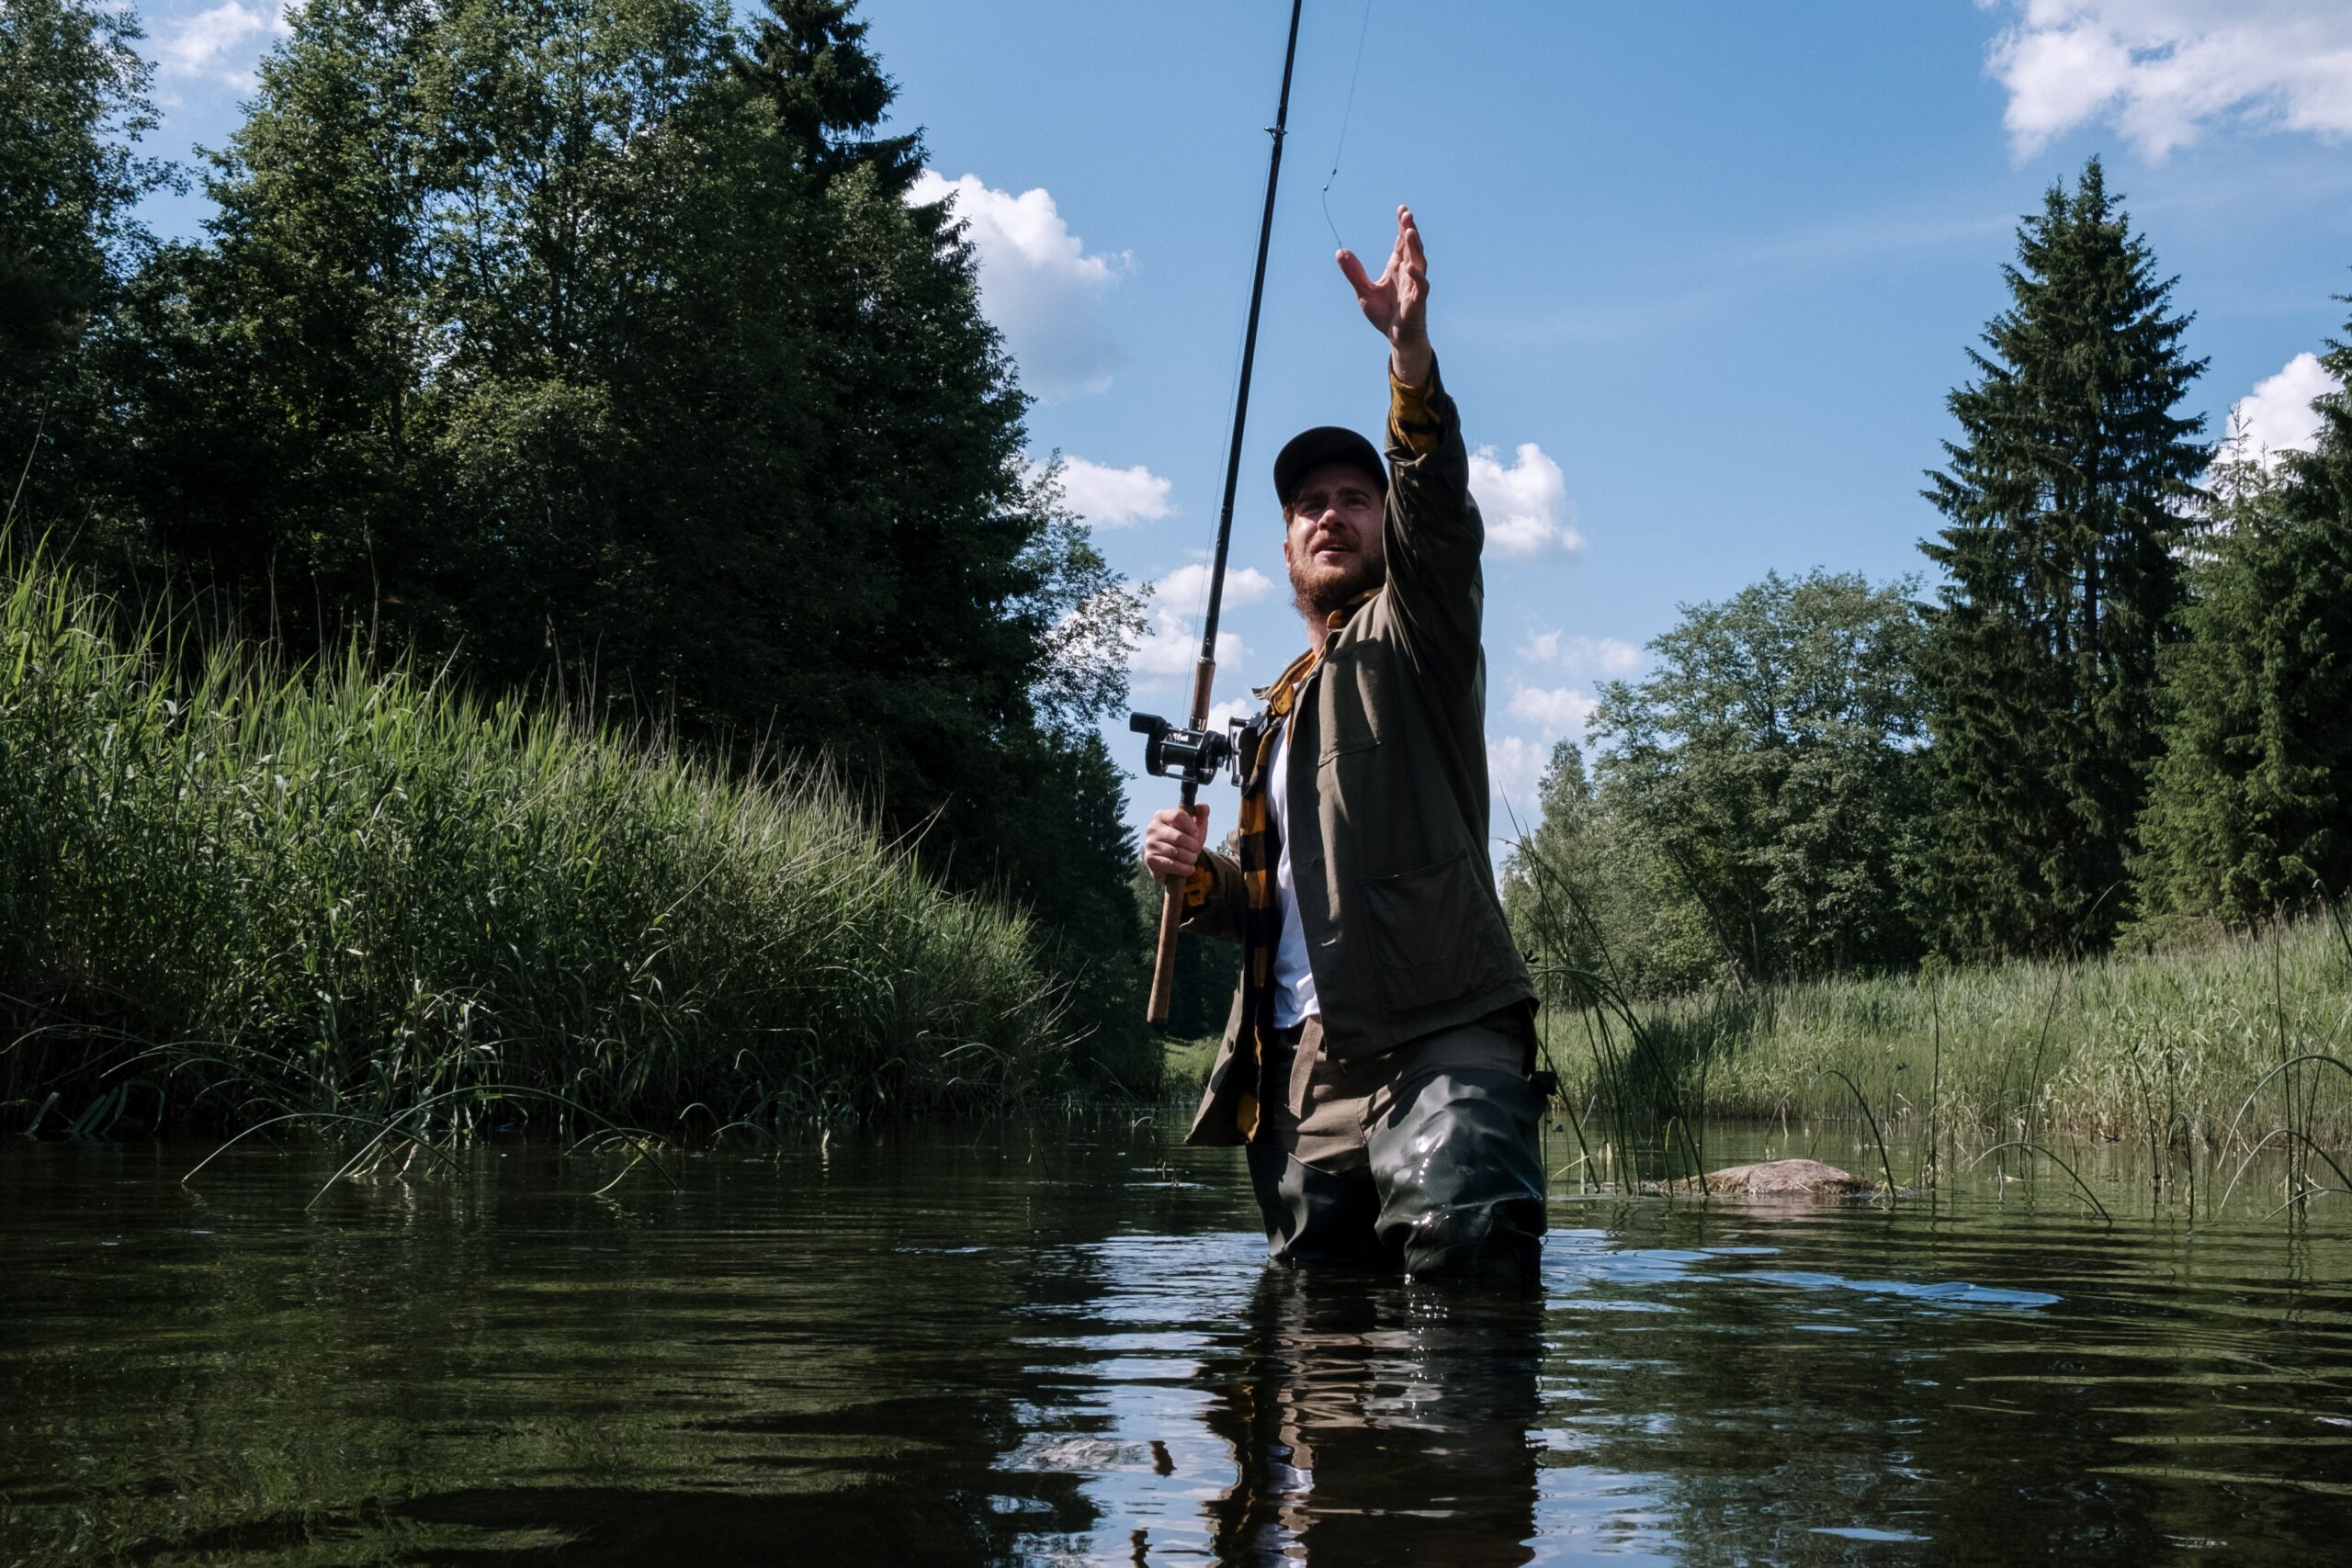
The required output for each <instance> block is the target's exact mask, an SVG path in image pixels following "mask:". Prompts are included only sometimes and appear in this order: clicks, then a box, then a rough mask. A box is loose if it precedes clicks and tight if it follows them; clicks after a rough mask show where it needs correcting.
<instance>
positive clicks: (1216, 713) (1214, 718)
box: [1209, 697, 1258, 732]
mask: <svg viewBox="0 0 2352 1568" xmlns="http://www.w3.org/2000/svg"><path fill="white" fill-rule="evenodd" d="M1257 711H1258V699H1257V698H1255V697H1232V698H1229V699H1227V701H1225V702H1221V703H1211V704H1210V705H1209V728H1211V729H1214V730H1217V731H1220V732H1222V731H1223V730H1224V728H1225V727H1226V726H1227V724H1229V723H1231V722H1232V721H1233V720H1235V719H1237V718H1248V717H1249V716H1250V715H1251V714H1254V713H1256V712H1257Z"/></svg>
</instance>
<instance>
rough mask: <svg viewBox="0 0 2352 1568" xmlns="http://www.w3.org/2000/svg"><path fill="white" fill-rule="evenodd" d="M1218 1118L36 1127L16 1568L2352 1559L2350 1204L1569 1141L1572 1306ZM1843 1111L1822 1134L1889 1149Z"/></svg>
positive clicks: (7, 1218)
mask: <svg viewBox="0 0 2352 1568" xmlns="http://www.w3.org/2000/svg"><path fill="white" fill-rule="evenodd" d="M1173 1120H1174V1119H1173V1118H1171V1117H1170V1116H1162V1117H1160V1118H1159V1119H1156V1120H1155V1119H1150V1118H1146V1119H1141V1120H1136V1121H1132V1122H1131V1121H1129V1120H1128V1119H1126V1118H1125V1117H1121V1118H1116V1119H1112V1120H1103V1119H1092V1120H1079V1121H1068V1122H1065V1121H1051V1122H1035V1123H1020V1124H1012V1125H999V1126H993V1127H989V1128H984V1129H978V1130H973V1129H965V1130H962V1131H948V1130H926V1131H921V1132H904V1131H900V1132H894V1133H888V1134H875V1133H871V1132H868V1133H863V1134H848V1135H843V1134H836V1135H834V1136H833V1137H831V1138H830V1139H827V1140H825V1141H823V1142H822V1143H821V1144H820V1143H818V1142H815V1141H811V1142H809V1143H808V1144H805V1145H793V1146H789V1147H787V1148H786V1149H784V1150H782V1151H781V1152H776V1151H757V1152H755V1151H752V1150H749V1149H737V1150H734V1151H730V1152H723V1153H716V1154H707V1155H704V1156H698V1157H695V1158H691V1159H688V1160H686V1161H684V1164H683V1166H682V1168H680V1170H679V1174H678V1186H677V1188H676V1189H674V1190H673V1188H672V1187H670V1186H668V1185H666V1184H665V1183H664V1182H663V1181H662V1180H661V1179H659V1178H658V1177H655V1176H652V1175H651V1174H650V1173H649V1172H648V1171H646V1170H644V1169H639V1170H637V1171H635V1172H634V1173H632V1174H630V1175H629V1176H628V1179H626V1180H625V1181H624V1182H623V1183H622V1184H621V1185H620V1186H619V1187H618V1188H616V1190H613V1191H612V1192H611V1193H609V1194H607V1195H604V1196H599V1195H598V1194H597V1191H596V1190H597V1189H598V1188H599V1187H600V1186H602V1185H603V1184H604V1183H605V1181H607V1180H608V1179H610V1178H611V1177H612V1176H614V1175H615V1174H616V1173H617V1172H618V1170H619V1169H620V1165H621V1162H620V1161H618V1160H616V1159H612V1158H566V1157H563V1156H560V1154H557V1153H555V1152H553V1151H551V1150H548V1149H546V1148H543V1147H538V1146H528V1147H526V1146H519V1145H507V1146H500V1145H483V1146H479V1147H476V1148H474V1149H473V1150H471V1151H470V1152H469V1153H468V1154H467V1155H465V1156H463V1160H462V1164H463V1167H464V1169H463V1172H462V1177H461V1178H458V1177H451V1176H448V1175H434V1176H430V1177H428V1176H427V1175H426V1174H425V1173H424V1168H422V1167H419V1168H417V1169H416V1170H413V1171H411V1172H410V1173H409V1174H408V1176H407V1178H406V1179H390V1178H383V1179H375V1180H371V1181H368V1182H366V1183H361V1184H356V1185H355V1184H350V1183H345V1184H343V1185H340V1186H336V1187H334V1188H333V1189H332V1190H329V1191H327V1192H326V1194H325V1195H324V1196H323V1197H321V1198H318V1199H317V1201H316V1202H315V1203H313V1198H314V1196H315V1195H316V1194H317V1193H318V1191H319V1189H320V1187H321V1185H322V1183H323V1182H325V1181H326V1179H327V1178H328V1177H329V1176H330V1175H331V1174H332V1173H333V1171H334V1164H335V1162H334V1160H333V1159H332V1158H330V1157H329V1156H326V1155H325V1154H324V1153H323V1152H321V1151H314V1150H301V1149H298V1150H294V1151H290V1152H288V1151H283V1150H280V1151H267V1150H263V1149H260V1148H258V1147H254V1146H252V1145H242V1146H241V1147H240V1148H239V1149H238V1150H234V1151H232V1152H231V1153H230V1154H229V1155H228V1156H224V1157H223V1158H221V1159H220V1160H219V1161H217V1162H216V1163H214V1164H213V1165H212V1166H210V1167H209V1168H207V1169H206V1170H205V1171H204V1172H203V1173H202V1174H201V1175H199V1176H198V1178H197V1179H195V1181H194V1183H193V1184H192V1185H190V1186H188V1187H183V1186H182V1185H181V1182H180V1178H181V1177H182V1175H183V1174H184V1173H185V1172H186V1171H187V1169H188V1168H189V1167H190V1166H192V1165H194V1164H195V1163H196V1161H197V1159H198V1158H199V1157H200V1156H202V1155H203V1154H204V1153H206V1152H207V1149H206V1148H204V1147H196V1146H155V1145H122V1146H110V1147H88V1146H83V1147H63V1146H36V1145H25V1144H22V1143H21V1142H19V1143H18V1145H17V1146H16V1147H13V1148H10V1149H8V1150H7V1151H6V1153H5V1154H0V1258H5V1259H6V1274H5V1283H0V1564H9V1563H16V1562H62V1561H69V1560H70V1561H76V1562H93V1561H96V1562H106V1561H136V1562H153V1563H198V1562H207V1563H209V1562H221V1563H232V1562H240V1563H241V1562H318V1563H345V1562H350V1563H358V1562H414V1563H460V1562H487V1561H507V1560H515V1561H523V1562H582V1563H641V1562H689V1563H692V1564H695V1565H696V1568H716V1565H718V1564H724V1563H735V1562H761V1563H769V1562H777V1563H820V1562H866V1561H916V1562H1210V1561H1260V1560H1264V1561H1279V1560H1295V1561H1314V1562H1326V1563H1373V1562H1416V1561H1426V1562H1442V1563H1459V1564H1469V1563H1489V1562H1493V1563H1515V1562H1555V1561H1569V1562H1573V1561H1581V1560H1584V1559H1586V1558H1593V1557H1608V1558H1610V1559H1611V1560H1624V1561H1632V1562H1645V1561H1655V1562H1859V1563H1880V1562H1967V1561H2024V1560H2040V1559H2044V1558H2059V1559H2063V1560H2065V1561H2070V1562H2150V1561H2156V1560H2174V1559H2182V1558H2193V1557H2205V1558H2209V1559H2210V1560H2211V1561H2214V1562H2233V1563H2236V1562H2310V1561H2313V1560H2319V1561H2339V1562H2340V1561H2343V1560H2344V1553H2345V1552H2346V1551H2347V1545H2346V1542H2347V1538H2352V1200H2344V1199H2328V1200H2323V1201H2321V1202H2319V1203H2318V1204H2317V1205H2316V1206H2315V1207H2314V1208H2313V1210H2312V1213H2311V1214H2310V1215H2309V1216H2308V1217H2307V1218H2305V1219H2303V1220H2302V1221H2301V1222H2300V1223H2290V1222H2292V1221H2293V1219H2294V1217H2293V1216H2292V1215H2288V1216H2280V1217H2274V1218H2270V1219H2267V1220H2266V1219H2264V1218H2263V1217H2262V1215H2263V1213H2264V1211H2266V1210H2268V1209H2271V1208H2273V1207H2275V1206H2276V1198H2275V1195H2268V1194H2257V1195H2256V1196H2254V1197H2252V1198H2249V1197H2248V1196H2247V1195H2246V1194H2245V1193H2243V1192H2242V1193H2241V1194H2240V1196H2239V1198H2238V1199H2237V1200H2236V1201H2235V1202H2234V1203H2233V1208H2232V1211H2231V1213H2232V1215H2233V1217H2232V1218H2231V1219H2230V1220H2228V1222H2227V1223H2219V1224H2206V1225H2204V1226H2202V1227H2201V1228H2198V1229H2196V1230H2194V1231H2193V1232H2192V1230H2191V1227H2190V1226H2189V1224H2188V1220H2187V1218H2186V1216H2185V1215H2184V1214H2183V1213H2180V1212H2178V1207H2177V1205H2176V1204H2173V1203H2167V1202H2162V1201H2152V1200H2151V1199H2150V1198H2149V1197H2148V1196H2147V1190H2146V1186H2145V1182H2144V1179H2139V1180H2136V1181H2135V1180H2134V1179H2132V1177H2131V1172H2130V1171H2129V1169H2128V1168H2124V1169H2120V1170H2119V1171H2118V1172H2117V1173H2115V1174H2113V1175H2112V1176H2108V1177H2102V1176H2098V1175H2094V1174H2093V1173H2091V1172H2088V1171H2086V1173H2085V1174H2086V1177H2087V1178H2088V1179H2090V1180H2092V1182H2093V1184H2094V1186H2095V1187H2096V1188H2097V1189H2098V1190H2099V1191H2100V1193H2101V1196H2102V1198H2103V1199H2104V1200H2105V1201H2106V1202H2107V1203H2108V1205H2109V1209H2110V1210H2112V1211H2113V1221H2112V1223H2111V1224H2108V1223H2102V1222H2101V1220H2100V1219H2099V1218H2098V1215H2097V1214H2096V1213H2093V1212H2092V1211H2091V1209H2090V1208H2089V1207H2088V1205H2086V1203H2084V1202H2083V1201H2082V1200H2081V1199H2080V1198H2079V1197H2077V1196H2076V1195H2075V1194H2074V1193H2073V1192H2072V1191H2071V1190H2069V1184H2068V1183H2067V1182H2066V1181H2065V1180H2064V1178H2058V1179H2036V1180H2034V1181H2031V1182H2017V1181H2004V1180H2002V1179H1999V1178H1998V1177H1996V1175H1995V1174H1994V1173H1993V1171H1992V1169H1991V1168H1990V1167H1989V1166H1988V1167H1986V1168H1983V1169H1982V1170H1981V1171H1979V1172H1978V1173H1977V1174H1976V1175H1975V1176H1973V1177H1972V1178H1970V1179H1968V1180H1966V1181H1964V1182H1962V1183H1961V1184H1959V1185H1958V1186H1957V1187H1955V1188H1954V1189H1953V1190H1951V1191H1949V1192H1947V1193H1946V1194H1945V1195H1943V1196H1942V1197H1941V1198H1940V1199H1939V1201H1938V1202H1937V1204H1936V1205H1935V1206H1934V1207H1933V1208H1932V1209H1931V1208H1930V1207H1929V1206H1928V1204H1927V1203H1925V1202H1923V1201H1905V1202H1902V1203H1898V1204H1896V1205H1894V1206H1893V1207H1892V1208H1886V1207H1871V1206H1864V1207H1851V1208H1839V1207H1808V1206H1797V1207H1791V1208H1781V1209H1765V1208H1759V1207H1739V1206H1735V1205H1729V1204H1724V1203H1722V1202H1716V1203H1713V1204H1712V1205H1709V1206H1706V1207H1701V1206H1699V1205H1697V1204H1694V1203H1691V1202H1689V1201H1676V1202H1668V1201H1664V1200H1661V1199H1656V1198H1649V1199H1640V1198H1635V1199H1624V1198H1610V1197H1599V1196H1590V1195H1583V1194H1579V1193H1578V1192H1577V1191H1576V1190H1575V1188H1574V1185H1573V1183H1572V1181H1570V1180H1568V1179H1561V1180H1560V1181H1559V1182H1558V1183H1557V1184H1556V1191H1555V1202H1554V1206H1553V1219H1552V1224H1553V1230H1552V1234H1551V1235H1550V1237H1549V1238H1548V1240H1547V1243H1546V1246H1545V1249H1544V1274H1543V1287H1542V1291H1541V1292H1540V1294H1532V1293H1530V1294H1514V1293H1498V1292H1491V1291H1469V1290H1461V1289H1439V1288H1430V1287H1413V1286H1408V1285H1406V1284H1403V1283H1400V1282H1398V1281H1396V1280H1390V1279H1386V1278H1365V1277H1362V1276H1319V1275H1311V1276H1303V1277H1302V1276H1296V1275H1290V1274H1285V1273H1278V1272H1275V1273H1270V1272H1268V1271H1267V1270H1265V1269H1263V1268H1262V1267H1261V1254H1262V1245H1263V1244H1262V1242H1261V1238H1260V1237H1259V1236H1258V1235H1257V1234H1256V1233H1255V1231H1254V1212H1253V1210H1252V1209H1251V1206H1250V1200H1249V1195H1248V1190H1247V1188H1246V1186H1245V1185H1244V1183H1243V1182H1242V1180H1241V1178H1240V1172H1239V1168H1238V1159H1237V1158H1236V1157H1235V1156H1233V1155H1232V1154H1231V1153H1229V1152H1227V1151H1217V1150H1186V1149H1183V1148H1182V1147H1181V1146H1179V1145H1177V1144H1176V1142H1175V1136H1176V1131H1177V1130H1176V1128H1175V1127H1174V1126H1173V1125H1171V1122H1172V1121H1173ZM1844 1137H1845V1134H1826V1135H1824V1137H1823V1138H1822V1139H1820V1140H1819V1141H1818V1142H1816V1143H1814V1144H1810V1145H1808V1144H1807V1143H1805V1142H1804V1140H1802V1139H1799V1140H1798V1141H1797V1146H1795V1147H1793V1148H1791V1147H1785V1146H1775V1147H1774V1148H1773V1149H1772V1151H1771V1152H1774V1153H1806V1152H1815V1153H1818V1154H1820V1155H1821V1156H1823V1157H1825V1158H1829V1159H1832V1160H1836V1161H1838V1162H1839V1163H1843V1164H1846V1165H1848V1166H1849V1168H1853V1169H1857V1170H1860V1169H1863V1168H1865V1166H1866V1164H1867V1163H1870V1158H1874V1156H1870V1158H1866V1157H1865V1156H1860V1155H1859V1154H1858V1153H1857V1152H1856V1151H1855V1150H1854V1149H1853V1148H1852V1146H1851V1145H1850V1143H1846V1142H1842V1141H1841V1140H1843V1139H1844ZM1790 1141H1791V1139H1790V1136H1789V1134H1786V1133H1785V1132H1782V1131H1781V1130H1779V1129H1774V1130H1771V1131H1770V1133H1767V1132H1766V1131H1764V1130H1753V1131H1750V1132H1748V1133H1745V1134H1742V1133H1737V1132H1733V1131H1725V1130H1718V1131H1717V1132H1716V1133H1715V1134H1714V1135H1713V1138H1712V1139H1711V1140H1710V1143H1709V1146H1708V1148H1707V1154H1708V1156H1709V1159H1710V1163H1718V1162H1721V1163H1728V1162H1729V1161H1730V1160H1732V1159H1735V1158H1746V1157H1756V1156H1759V1155H1761V1154H1762V1153H1764V1152H1765V1149H1764V1146H1763V1145H1765V1144H1766V1143H1767V1142H1770V1143H1773V1144H1774V1145H1787V1144H1789V1143H1790ZM248 1148H250V1149H251V1152H247V1149H248ZM1574 1152H1575V1151H1574V1146H1573V1145H1569V1144H1568V1143H1567V1140H1566V1137H1565V1136H1564V1135H1558V1134H1555V1137H1554V1141H1553V1146H1552V1148H1551V1150H1550V1153H1551V1155H1552V1156H1553V1157H1552V1164H1553V1165H1554V1167H1555V1168H1561V1167H1565V1166H1566V1164H1567V1163H1568V1160H1569V1158H1570V1156H1572V1155H1573V1154H1574ZM1896 1164H1897V1168H1898V1170H1900V1169H1902V1168H1904V1165H1905V1160H1904V1157H1903V1156H1902V1155H1901V1154H1900V1153H1899V1152H1898V1155H1897V1158H1896ZM2329 1202H2342V1203H2346V1208H2344V1209H2341V1210H2338V1211H2335V1213H2329V1212H2328V1210H2327V1204H2328V1203H2329Z"/></svg>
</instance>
